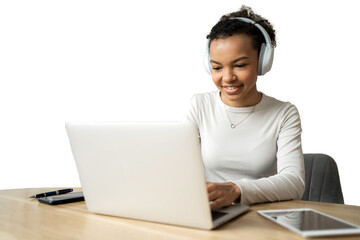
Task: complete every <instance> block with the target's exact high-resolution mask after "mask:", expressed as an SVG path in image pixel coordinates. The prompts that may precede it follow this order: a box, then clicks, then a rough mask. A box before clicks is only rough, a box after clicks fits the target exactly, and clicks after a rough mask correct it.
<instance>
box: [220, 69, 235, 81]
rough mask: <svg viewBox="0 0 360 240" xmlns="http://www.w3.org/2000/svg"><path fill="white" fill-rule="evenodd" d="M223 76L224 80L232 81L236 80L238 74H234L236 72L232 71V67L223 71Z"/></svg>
mask: <svg viewBox="0 0 360 240" xmlns="http://www.w3.org/2000/svg"><path fill="white" fill-rule="evenodd" d="M222 78H223V81H224V82H231V81H234V80H236V75H234V72H233V71H232V69H226V70H225V71H224V72H223V76H222Z"/></svg>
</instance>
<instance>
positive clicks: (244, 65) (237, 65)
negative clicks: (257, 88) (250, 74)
mask: <svg viewBox="0 0 360 240" xmlns="http://www.w3.org/2000/svg"><path fill="white" fill-rule="evenodd" d="M246 66H247V64H245V63H243V64H236V65H235V67H237V68H243V67H246Z"/></svg>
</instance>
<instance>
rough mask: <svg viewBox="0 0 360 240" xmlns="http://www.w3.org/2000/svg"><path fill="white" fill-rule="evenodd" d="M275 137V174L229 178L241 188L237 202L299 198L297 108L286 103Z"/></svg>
mask: <svg viewBox="0 0 360 240" xmlns="http://www.w3.org/2000/svg"><path fill="white" fill-rule="evenodd" d="M280 124H281V125H280V132H279V135H278V138H277V142H276V144H277V154H276V158H277V174H275V175H273V176H270V177H266V178H260V179H256V180H249V179H241V180H235V181H230V182H233V183H235V184H237V185H238V186H239V188H240V190H241V203H242V204H253V203H259V202H273V201H281V200H290V199H301V197H302V195H303V193H304V190H305V170H304V157H303V152H302V146H301V132H302V130H301V122H300V116H299V113H298V110H297V109H296V107H295V106H293V105H290V107H288V109H287V110H286V111H285V113H284V114H283V116H282V118H281V121H280Z"/></svg>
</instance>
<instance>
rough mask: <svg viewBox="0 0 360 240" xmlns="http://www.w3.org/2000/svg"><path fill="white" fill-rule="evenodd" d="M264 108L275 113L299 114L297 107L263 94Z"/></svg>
mask: <svg viewBox="0 0 360 240" xmlns="http://www.w3.org/2000/svg"><path fill="white" fill-rule="evenodd" d="M262 108H264V109H268V110H271V111H275V112H283V113H286V112H298V110H297V108H296V106H295V105H294V104H292V103H291V102H287V101H282V100H279V99H276V98H274V97H270V96H268V95H266V94H264V93H263V104H262Z"/></svg>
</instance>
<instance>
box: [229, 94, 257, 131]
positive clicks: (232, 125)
mask: <svg viewBox="0 0 360 240" xmlns="http://www.w3.org/2000/svg"><path fill="white" fill-rule="evenodd" d="M259 97H261V93H258V97H257V99H256V104H257V103H258V101H259ZM256 104H255V105H254V106H253V108H252V109H251V112H250V113H249V114H248V115H246V117H244V118H243V119H242V120H241V121H240V122H238V123H236V124H234V123H232V122H231V119H230V116H229V114H228V111H227V110H226V106H225V103H224V109H225V112H226V116H227V117H228V119H229V122H230V127H231V128H236V127H237V126H238V125H239V124H241V123H242V122H244V121H245V120H246V119H247V118H248V117H250V115H251V114H252V113H253V112H254V110H255V107H256Z"/></svg>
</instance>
